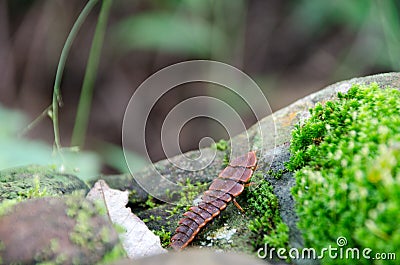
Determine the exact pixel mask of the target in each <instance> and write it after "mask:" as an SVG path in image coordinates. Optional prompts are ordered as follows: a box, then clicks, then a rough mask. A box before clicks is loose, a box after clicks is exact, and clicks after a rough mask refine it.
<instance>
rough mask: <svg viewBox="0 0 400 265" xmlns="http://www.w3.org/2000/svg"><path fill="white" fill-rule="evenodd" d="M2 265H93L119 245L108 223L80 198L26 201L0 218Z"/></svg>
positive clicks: (115, 234) (86, 201)
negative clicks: (45, 263)
mask: <svg viewBox="0 0 400 265" xmlns="http://www.w3.org/2000/svg"><path fill="white" fill-rule="evenodd" d="M0 243H1V244H0V245H1V249H0V257H1V259H0V260H1V261H2V264H36V263H39V262H43V261H46V262H53V263H54V264H93V263H95V262H97V261H99V260H101V259H102V258H103V256H104V255H105V254H106V253H107V252H108V251H110V250H111V249H112V248H113V247H114V246H115V245H116V244H117V243H118V235H117V233H116V232H115V231H114V229H113V227H112V225H111V223H110V222H109V221H108V220H107V219H106V218H105V216H100V215H99V214H98V211H97V210H96V207H95V205H94V204H93V203H91V202H89V201H88V200H85V199H83V198H80V197H71V196H65V197H63V198H40V199H32V200H26V201H23V202H21V203H18V204H16V205H14V206H10V207H9V208H8V209H6V210H4V209H3V215H2V216H0Z"/></svg>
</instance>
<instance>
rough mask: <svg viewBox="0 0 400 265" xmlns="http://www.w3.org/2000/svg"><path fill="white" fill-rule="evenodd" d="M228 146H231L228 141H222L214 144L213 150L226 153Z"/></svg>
mask: <svg viewBox="0 0 400 265" xmlns="http://www.w3.org/2000/svg"><path fill="white" fill-rule="evenodd" d="M228 146H229V143H228V141H226V140H224V139H221V140H219V141H218V142H217V143H213V144H212V145H211V148H214V149H216V150H219V151H225V150H226V149H228Z"/></svg>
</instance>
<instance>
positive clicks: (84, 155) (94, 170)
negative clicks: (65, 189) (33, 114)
mask: <svg viewBox="0 0 400 265" xmlns="http://www.w3.org/2000/svg"><path fill="white" fill-rule="evenodd" d="M0 119H1V121H2V123H3V126H1V127H0V170H2V169H6V168H11V167H18V166H24V165H29V164H38V165H51V166H54V167H56V168H58V169H59V170H60V171H62V172H65V173H71V174H74V175H77V176H78V177H80V178H81V179H82V180H88V179H89V178H91V177H94V176H96V175H98V174H99V171H100V159H99V158H98V156H97V155H96V154H94V153H90V152H82V151H79V152H77V151H73V150H72V149H62V150H61V152H60V153H55V152H53V148H52V146H50V145H48V144H46V143H44V142H42V141H37V140H30V139H26V138H22V137H18V136H17V135H18V133H19V132H20V131H21V130H22V129H23V128H24V127H25V126H26V125H27V123H26V119H25V117H24V116H23V114H22V113H20V112H17V111H12V110H8V109H5V108H3V107H1V106H0Z"/></svg>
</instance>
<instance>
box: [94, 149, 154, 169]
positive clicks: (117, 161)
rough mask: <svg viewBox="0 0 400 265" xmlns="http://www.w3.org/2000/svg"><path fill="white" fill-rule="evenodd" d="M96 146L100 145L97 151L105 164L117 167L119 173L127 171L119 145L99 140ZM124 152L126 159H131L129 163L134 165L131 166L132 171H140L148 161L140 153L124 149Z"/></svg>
mask: <svg viewBox="0 0 400 265" xmlns="http://www.w3.org/2000/svg"><path fill="white" fill-rule="evenodd" d="M98 146H100V147H99V149H98V150H97V151H98V153H99V154H100V156H101V157H102V160H103V161H104V163H105V164H107V165H108V166H110V167H112V168H114V169H117V170H118V171H119V172H120V173H129V168H128V165H127V164H126V160H125V156H124V152H123V150H122V148H121V147H119V146H117V145H114V144H110V143H106V142H101V143H99V144H98ZM125 154H126V155H127V157H126V159H128V160H129V161H131V162H130V163H129V165H134V168H131V170H132V172H137V171H140V170H141V169H143V168H144V167H145V166H147V165H148V162H147V161H146V160H145V159H144V158H143V157H142V156H141V155H139V154H137V153H135V152H133V151H127V150H125Z"/></svg>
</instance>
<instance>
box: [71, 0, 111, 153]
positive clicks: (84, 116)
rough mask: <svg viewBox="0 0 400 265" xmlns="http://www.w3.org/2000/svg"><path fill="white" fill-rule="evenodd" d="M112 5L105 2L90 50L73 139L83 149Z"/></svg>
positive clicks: (107, 1) (72, 141) (74, 144)
mask: <svg viewBox="0 0 400 265" xmlns="http://www.w3.org/2000/svg"><path fill="white" fill-rule="evenodd" d="M111 5H112V0H103V3H102V6H101V9H100V14H99V18H98V20H97V25H96V29H95V33H94V36H93V42H92V47H91V49H90V53H89V58H88V62H87V65H86V72H85V77H84V79H83V85H82V90H81V96H80V98H79V104H78V110H77V114H76V119H75V125H74V130H73V133H72V139H71V145H72V146H79V147H82V146H83V143H84V141H85V134H86V130H87V125H88V120H89V113H90V107H91V103H92V95H93V87H94V82H95V79H96V74H97V69H98V66H99V61H100V54H101V48H102V46H103V41H104V35H105V31H106V27H107V19H108V15H109V13H110V9H111Z"/></svg>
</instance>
